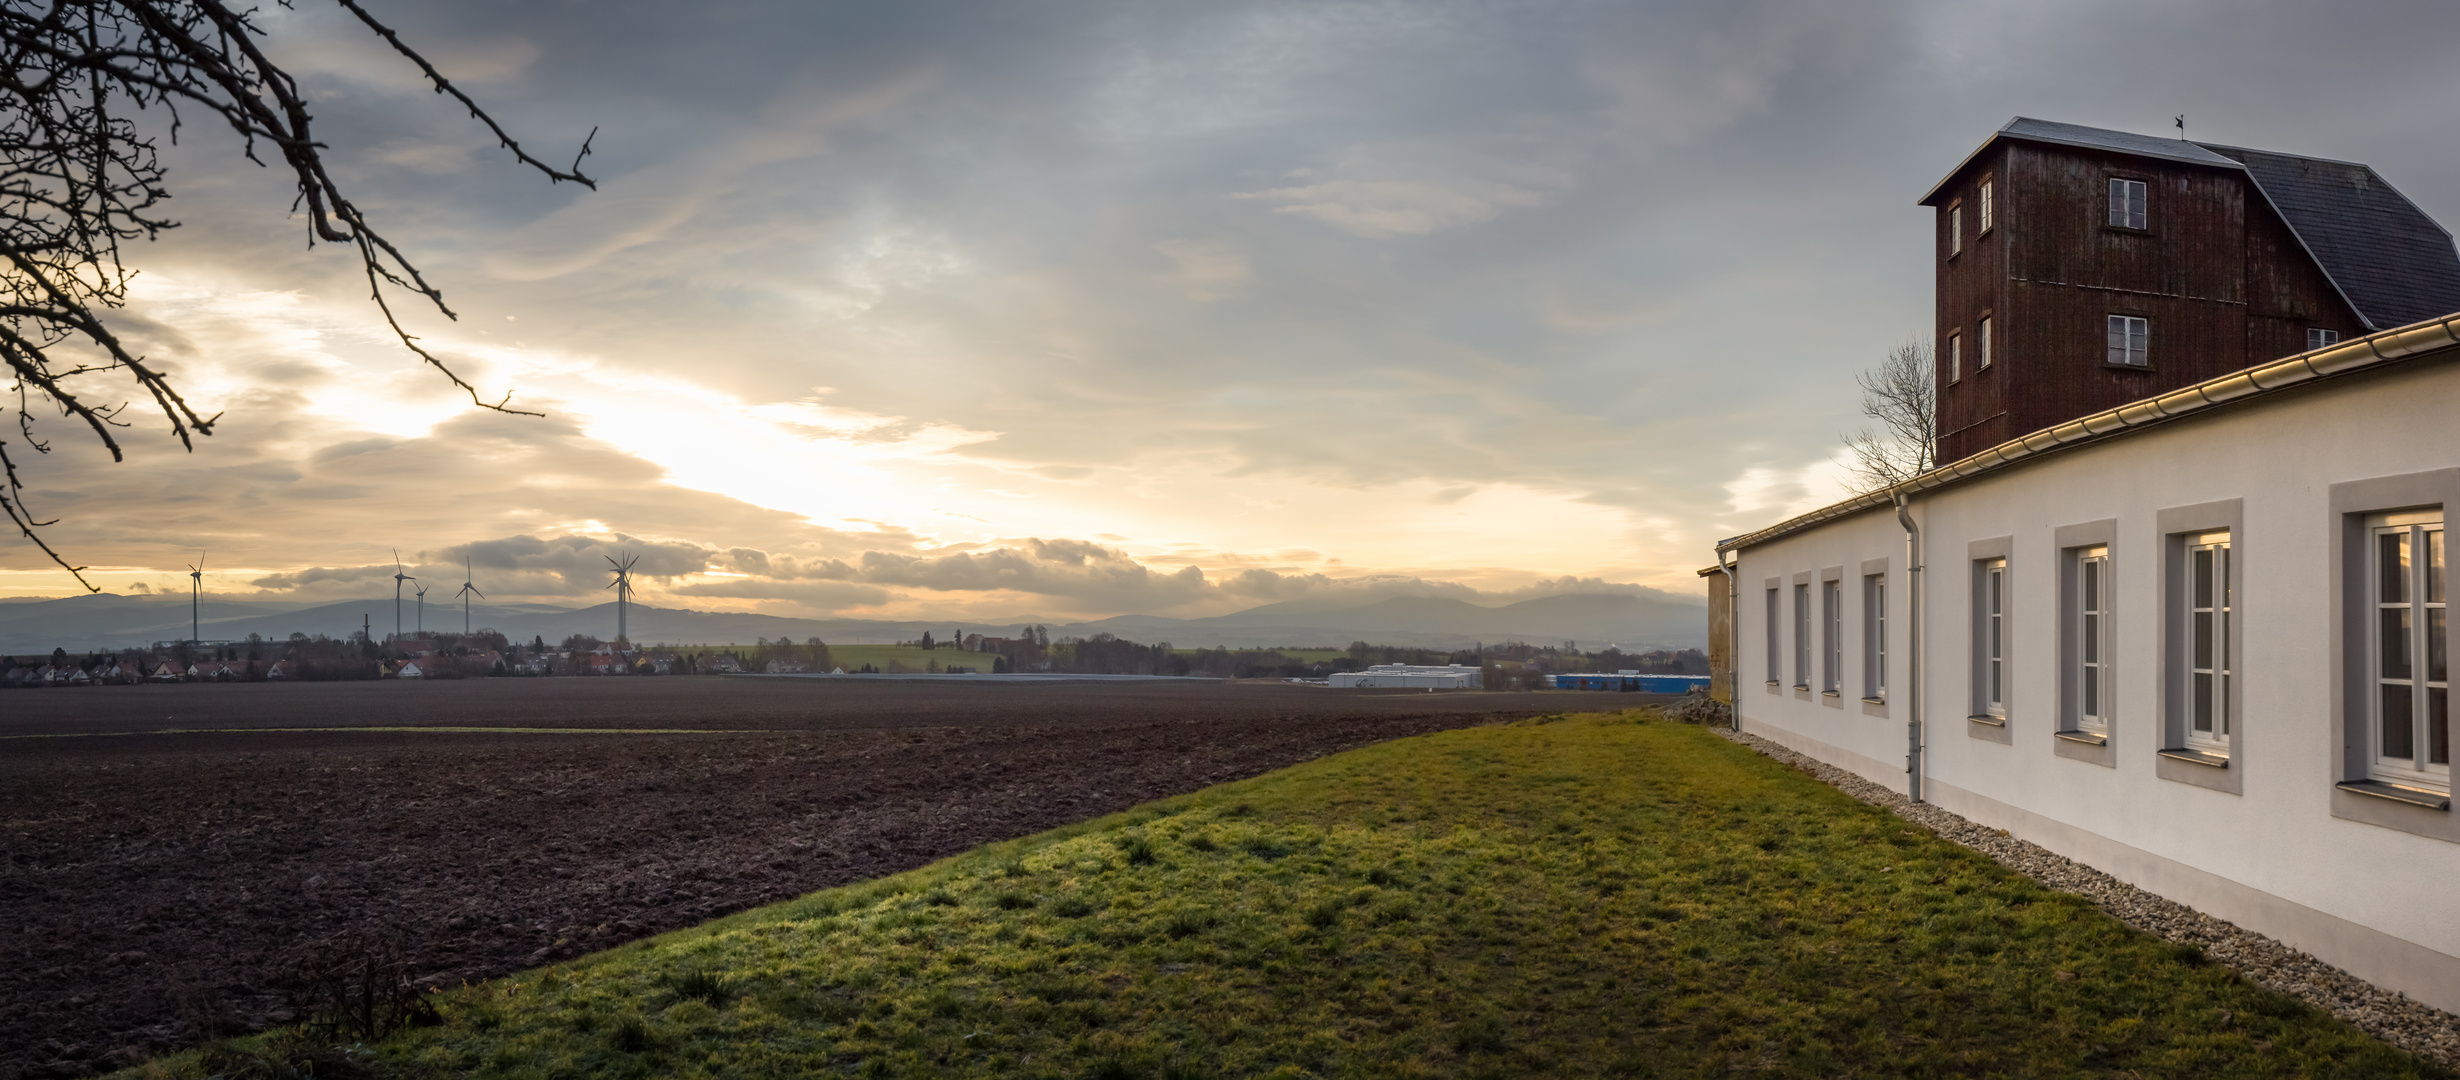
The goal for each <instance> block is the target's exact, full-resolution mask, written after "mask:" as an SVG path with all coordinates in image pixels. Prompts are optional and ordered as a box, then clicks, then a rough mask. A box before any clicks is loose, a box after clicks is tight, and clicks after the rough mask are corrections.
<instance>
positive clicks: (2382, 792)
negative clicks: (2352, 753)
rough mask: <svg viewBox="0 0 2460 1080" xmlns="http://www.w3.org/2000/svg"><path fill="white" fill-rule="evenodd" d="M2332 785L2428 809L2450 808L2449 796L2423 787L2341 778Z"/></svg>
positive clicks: (2353, 792)
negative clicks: (2341, 779)
mask: <svg viewBox="0 0 2460 1080" xmlns="http://www.w3.org/2000/svg"><path fill="white" fill-rule="evenodd" d="M2333 786H2335V787H2338V788H2339V789H2341V790H2342V791H2346V792H2349V793H2351V794H2354V795H2372V796H2374V797H2375V798H2378V799H2390V800H2391V801H2393V802H2397V803H2407V804H2409V805H2411V806H2423V807H2425V808H2426V809H2428V810H2449V809H2451V796H2449V795H2446V794H2444V793H2442V792H2440V791H2428V790H2426V789H2424V788H2413V787H2407V786H2404V785H2401V784H2386V783H2384V782H2383V781H2381V780H2343V781H2341V782H2340V783H2338V784H2335V785H2333Z"/></svg>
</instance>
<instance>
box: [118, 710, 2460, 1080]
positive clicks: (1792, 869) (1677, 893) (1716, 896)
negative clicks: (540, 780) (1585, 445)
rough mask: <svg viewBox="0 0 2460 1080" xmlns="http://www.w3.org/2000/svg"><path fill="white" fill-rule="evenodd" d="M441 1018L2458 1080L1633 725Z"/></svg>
mask: <svg viewBox="0 0 2460 1080" xmlns="http://www.w3.org/2000/svg"><path fill="white" fill-rule="evenodd" d="M440 997H441V1002H440V1004H441V1005H442V1007H443V1012H444V1014H445V1016H446V1017H447V1021H446V1023H445V1024H444V1025H442V1026H439V1027H431V1028H423V1029H418V1030H414V1031H411V1032H407V1033H404V1034H402V1035H399V1036H396V1037H395V1038H393V1039H391V1040H389V1041H387V1042H385V1043H383V1044H381V1045H380V1046H378V1047H375V1048H372V1050H371V1051H370V1053H369V1056H364V1057H359V1058H358V1060H360V1061H363V1062H367V1063H369V1064H372V1065H375V1066H377V1067H378V1068H379V1069H380V1070H381V1071H384V1072H388V1073H397V1074H402V1075H414V1076H428V1075H433V1076H443V1075H468V1074H477V1075H490V1076H536V1077H552V1076H777V1075H789V1074H804V1073H823V1072H825V1073H830V1074H837V1075H858V1076H918V1077H919V1076H1028V1077H1033V1076H1050V1077H1101V1078H1124V1077H1155V1078H1161V1077H1199V1076H1208V1077H1209V1076H1288V1077H1298V1076H1326V1077H1336V1076H1338V1077H1347V1076H1361V1077H1363V1076H1379V1077H1381V1076H1401V1077H1409V1076H1525V1075H1560V1076H1599V1075H1629V1076H1695V1075H1712V1074H1723V1073H1727V1072H1732V1071H1750V1072H1762V1073H1772V1074H1777V1075H1787V1076H1833V1075H1857V1074H1858V1075H1889V1076H1896V1075H1907V1076H1959V1075H2010V1076H2074V1075H2110V1076H2122V1075H2128V1074H2129V1072H2130V1071H2132V1072H2134V1073H2138V1074H2140V1075H2143V1076H2170V1077H2175V1076H2301V1075H2353V1076H2354V1075H2366V1076H2439V1075H2446V1074H2444V1073H2441V1072H2439V1071H2436V1070H2433V1069H2431V1068H2429V1067H2426V1066H2423V1065H2420V1064H2419V1063H2417V1062H2416V1061H2414V1060H2413V1059H2411V1058H2409V1057H2407V1056H2406V1055H2403V1054H2401V1053H2399V1052H2398V1051H2395V1050H2393V1049H2391V1048H2389V1047H2387V1046H2385V1045H2383V1044H2381V1043H2378V1042H2376V1041H2374V1040H2372V1039H2370V1038H2368V1037H2366V1036H2364V1035H2363V1034H2361V1033H2359V1032H2357V1031H2356V1030H2355V1029H2353V1028H2351V1027H2349V1026H2348V1025H2346V1024H2343V1023H2341V1022H2339V1021H2337V1020H2334V1019H2332V1018H2330V1017H2328V1016H2326V1015H2324V1014H2321V1013H2319V1012H2316V1011H2315V1010H2312V1009H2310V1008H2307V1007H2306V1006H2304V1005H2302V1004H2300V1003H2298V1002H2296V1001H2294V1000H2292V999H2290V998H2288V997H2285V996H2283V995H2279V994H2275V993H2272V992H2269V991H2266V990H2262V989H2260V988H2257V987H2254V986H2252V985H2249V984H2246V983H2243V982H2240V981H2238V980H2237V979H2236V978H2235V977H2234V976H2232V975H2231V974H2230V973H2229V972H2227V971H2226V970H2224V969H2221V968H2219V967H2217V966H2213V965H2208V964H2204V963H2202V962H2201V961H2200V958H2199V957H2197V956H2195V955H2193V954H2190V953H2186V952H2183V951H2181V950H2178V949H2176V948H2174V947H2172V946H2170V945H2168V944H2166V943H2163V942H2161V941H2159V940H2158V939H2155V938H2152V937H2149V936H2146V935H2143V934H2139V933H2137V932H2135V931H2132V930H2129V929H2127V928H2126V927H2124V926H2122V925H2120V924H2119V923H2118V922H2116V921H2115V920H2112V919H2110V918H2109V917H2107V916H2105V915H2103V914H2101V913H2100V912H2098V911H2096V910H2094V909H2093V908H2092V907H2091V906H2090V905H2089V904H2087V903H2085V902H2084V901H2082V900H2079V899H2076V898H2074V897H2070V896H2065V895H2060V894H2055V893H2051V892H2049V891H2048V890H2046V889H2043V888H2041V887H2040V886H2038V885H2035V884H2034V883H2032V882H2031V881H2029V880H2027V879H2024V878H2021V877H2018V876H2016V875H2014V874H2011V873H2008V872H2006V871H2004V870H2002V869H2000V868H1999V867H1998V866H1996V865H1995V864H1993V863H1991V862H1989V861H1988V860H1987V859H1985V858H1983V857H1982V856H1980V855H1978V854H1975V853H1973V852H1970V851H1967V850H1965V849H1963V848H1959V847H1956V846H1954V845H1951V844H1948V843H1946V842H1944V841H1941V840H1939V839H1937V838H1935V837H1933V836H1931V835H1930V834H1928V833H1926V832H1923V831H1921V830H1920V829H1918V828H1915V827H1913V826H1910V825H1908V824H1906V823H1904V822H1902V821H1900V820H1898V819H1896V818H1895V817H1893V816H1891V815H1889V814H1887V813H1886V812H1884V811H1881V810H1878V809H1875V808H1873V807H1869V806H1866V805H1864V804H1862V803H1859V802H1856V801H1854V800H1852V799H1850V798H1847V797H1846V796H1844V795H1842V794H1840V793H1838V792H1836V791H1835V790H1833V789H1831V788H1829V787H1827V786H1826V785H1823V784H1821V783H1819V782H1817V781H1816V780H1813V779H1811V778H1810V777H1808V776H1805V775H1804V774H1802V773H1800V772H1797V771H1795V770H1792V769H1789V768H1786V767H1784V766H1782V765H1779V764H1777V763H1775V762H1772V761H1770V760H1768V759H1766V758H1763V757H1761V756H1759V755H1757V754H1754V753H1752V752H1751V751H1749V750H1747V749H1744V748H1742V747H1740V746H1736V745H1734V744H1732V743H1729V742H1726V741H1724V740H1722V739H1719V738H1717V737H1715V736H1714V735H1713V734H1710V733H1708V732H1706V731H1703V730H1701V729H1698V728H1692V727H1684V726H1680V725H1675V724H1670V723H1662V722H1649V723H1634V722H1632V718H1631V717H1630V716H1624V717H1575V718H1572V719H1570V720H1565V721H1558V722H1551V723H1545V722H1540V723H1523V724H1518V725H1512V726H1508V727H1489V728H1481V729H1474V730H1467V731H1455V732H1447V733H1443V734H1438V735H1431V736H1426V737H1422V738H1415V739H1407V740H1403V741H1399V742H1394V743H1386V744H1382V745H1378V746H1373V747H1369V748H1366V749H1363V750H1358V751H1353V752H1350V753H1346V754H1342V755H1339V756H1337V757H1333V758H1329V759H1326V760H1323V761H1319V762H1315V763H1311V764H1308V765H1303V766H1299V767H1296V768H1292V769H1287V770H1284V771H1282V772H1279V773H1274V774H1272V775H1269V776H1265V777H1262V778H1259V779H1256V780H1251V781H1246V782H1242V783H1236V784H1229V785H1225V786H1222V787H1219V788H1214V789H1211V790H1209V791H1206V792H1202V793H1200V794H1198V795H1195V796H1191V797H1186V798H1179V799H1172V800H1167V801H1165V802H1161V803H1156V804H1152V805H1149V806H1145V807H1141V808H1138V809H1137V810H1134V811H1130V812H1128V813H1126V814H1121V815H1118V816H1115V817H1111V818H1106V819H1103V820H1101V821H1097V822H1092V823H1088V824H1086V825H1081V826H1076V827H1072V828H1069V829H1062V830H1059V831H1056V832H1053V833H1049V834H1045V835H1042V836H1038V837H1033V838H1029V839H1025V840H1021V841H1016V842H1012V843H1007V844H999V845H993V846H991V847H988V848H984V849H981V850H978V851H975V852H972V853H969V854H967V855H964V856H961V857H958V858H955V859H951V860H948V861H945V862H942V863H939V864H936V865H934V866H931V867H927V868H925V869H922V870H919V871H915V872H913V873H908V874H903V875H899V876H897V877H893V878H888V879H884V880H881V881H876V882H870V883H865V884H861V885H855V886H849V887H846V888H842V889H834V890H829V891H826V892H821V893H816V894H813V895H811V896H808V897H805V898H802V899H800V900H795V901H791V902H788V903H784V904H779V905H775V906H773V907H769V908H764V909H761V910H758V911H752V912H747V913H744V914H742V915H739V916H735V917H733V918H730V919H726V920H723V921H720V922H718V923H715V924H711V925H710V926H706V927H701V928H697V929H694V930H689V931H683V932H679V933H675V934H669V935H666V936H664V937H661V938H657V939H653V940H651V941H646V942H641V943H637V944H634V945H631V946H627V947H624V948H620V949H616V950H613V951H610V952H607V953H602V954H599V955H597V956H594V957H590V958H587V959H584V960H582V961H579V962H576V963H572V964H568V965H559V966H557V967H555V968H552V969H548V970H545V971H540V972H531V973H527V974H524V975H521V976H519V977H516V978H513V979H508V980H504V981H500V982H496V983H491V984H487V985H484V986H479V987H473V988H468V989H465V990H461V991H457V992H453V993H449V994H445V995H441V996H440ZM151 1068H152V1071H155V1072H156V1073H158V1074H159V1073H171V1074H177V1073H180V1072H182V1071H189V1072H191V1073H193V1072H194V1060H193V1059H188V1060H186V1061H184V1062H183V1061H173V1062H169V1063H165V1064H164V1065H157V1066H153V1067H151Z"/></svg>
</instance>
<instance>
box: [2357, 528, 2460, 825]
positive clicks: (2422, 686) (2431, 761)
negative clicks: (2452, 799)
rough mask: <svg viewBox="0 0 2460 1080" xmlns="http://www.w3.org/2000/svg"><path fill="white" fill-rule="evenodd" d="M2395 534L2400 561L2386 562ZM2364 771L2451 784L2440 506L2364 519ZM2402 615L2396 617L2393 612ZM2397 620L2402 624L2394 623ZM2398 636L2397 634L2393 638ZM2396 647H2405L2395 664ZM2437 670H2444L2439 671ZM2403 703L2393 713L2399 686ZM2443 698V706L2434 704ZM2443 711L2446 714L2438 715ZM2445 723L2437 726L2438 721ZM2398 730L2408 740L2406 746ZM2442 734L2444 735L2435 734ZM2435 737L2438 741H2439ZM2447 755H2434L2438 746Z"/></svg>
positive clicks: (2416, 782)
mask: <svg viewBox="0 0 2460 1080" xmlns="http://www.w3.org/2000/svg"><path fill="white" fill-rule="evenodd" d="M2395 539H2396V541H2397V547H2398V549H2399V556H2400V558H2399V562H2401V563H2405V565H2400V566H2397V567H2394V566H2391V565H2387V562H2389V561H2390V560H2387V558H2386V556H2387V555H2388V554H2389V553H2390V552H2389V550H2388V548H2387V542H2388V541H2394V540H2395ZM2366 560H2367V564H2366V571H2367V573H2366V589H2367V601H2368V603H2367V607H2368V609H2369V610H2368V612H2367V615H2368V617H2367V620H2366V624H2367V625H2366V671H2367V675H2368V681H2369V683H2370V685H2369V686H2368V688H2367V689H2368V694H2367V724H2366V743H2367V745H2366V750H2367V753H2366V760H2367V775H2368V776H2369V777H2370V778H2372V779H2376V780H2382V781H2386V782H2389V783H2393V784H2400V785H2403V786H2408V787H2420V788H2427V789H2431V790H2435V791H2445V792H2448V791H2450V790H2451V709H2450V700H2451V676H2450V660H2449V657H2450V648H2451V646H2450V639H2449V631H2448V630H2447V629H2446V628H2445V626H2446V624H2445V623H2444V614H2443V613H2444V610H2445V608H2444V604H2445V600H2444V597H2445V595H2446V586H2445V577H2446V574H2445V566H2444V565H2440V564H2446V563H2448V561H2449V555H2448V553H2447V552H2446V550H2445V544H2444V533H2443V512H2442V511H2441V510H2439V509H2438V510H2419V511H2408V512H2401V513H2390V514H2374V515H2370V516H2369V517H2368V518H2367V521H2366ZM2395 617H2397V620H2395ZM2395 621H2397V623H2398V625H2397V627H2395V625H2394V624H2395ZM2394 639H2397V640H2394ZM2393 653H2398V654H2400V655H2399V656H2398V658H2397V660H2398V665H2397V666H2394V659H2395V658H2394V656H2393V655H2392V654H2393ZM2438 675H2440V676H2441V677H2440V678H2437V677H2436V676H2438ZM2395 688H2397V689H2398V690H2399V691H2400V695H2399V696H2400V698H2401V699H2403V700H2404V702H2405V704H2404V705H2403V706H2402V707H2401V708H2400V709H2399V710H2397V711H2400V712H2405V713H2406V714H2407V715H2406V716H2394V715H2392V713H2393V712H2394V711H2395V710H2394V708H2393V705H2392V702H2393V699H2394V694H2393V691H2394V689H2395ZM2438 704H2439V705H2440V709H2439V710H2438V708H2437V706H2438ZM2437 711H2440V712H2441V713H2442V715H2441V716H2440V717H2438V716H2436V715H2435V714H2436V712H2437ZM2438 726H2439V727H2440V729H2441V730H2440V731H2437V730H2436V729H2437V727H2438ZM2394 732H2398V733H2400V735H2401V736H2403V737H2404V739H2405V741H2406V742H2407V744H2408V745H2407V747H2406V750H2405V752H2401V753H2395V751H2397V750H2399V749H2400V748H2399V747H2398V746H2396V745H2395V744H2394V742H2393V739H2392V735H2393V733H2394ZM2438 736H2439V738H2438ZM2437 742H2440V743H2441V745H2440V746H2439V747H2438V746H2437V745H2436V743H2437ZM2438 749H2439V750H2440V751H2441V758H2442V760H2440V761H2437V760H2435V756H2436V751H2437V750H2438Z"/></svg>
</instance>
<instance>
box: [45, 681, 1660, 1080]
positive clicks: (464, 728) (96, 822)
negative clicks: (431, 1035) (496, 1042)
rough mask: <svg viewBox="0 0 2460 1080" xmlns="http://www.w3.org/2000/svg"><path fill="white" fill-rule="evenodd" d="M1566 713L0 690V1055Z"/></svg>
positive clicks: (600, 942) (737, 692) (918, 692)
mask: <svg viewBox="0 0 2460 1080" xmlns="http://www.w3.org/2000/svg"><path fill="white" fill-rule="evenodd" d="M1591 697H1603V695H1581V696H1580V698H1579V699H1577V700H1578V701H1579V702H1585V701H1587V700H1588V699H1589V698H1591ZM1616 697H1617V700H1616V701H1615V704H1617V705H1624V704H1636V703H1638V700H1639V699H1640V696H1639V695H1617V696H1616ZM1652 700H1653V699H1652ZM1574 703H1575V701H1574V700H1573V699H1567V698H1566V697H1562V696H1556V695H1543V696H1541V695H1530V694H1483V693H1458V692H1455V693H1438V694H1429V693H1416V692H1407V691H1398V692H1396V691H1380V692H1378V691H1366V692H1360V691H1333V690H1325V689H1321V688H1312V687H1298V686H1288V685H1283V684H1223V683H1163V682H1156V683H1133V684H1047V685H1018V684H997V685H970V686H969V685H964V684H948V683H877V684H873V683H864V682H859V681H852V680H843V681H840V680H830V681H814V680H791V679H751V678H723V679H721V678H666V679H494V680H472V681H467V682H442V683H432V684H425V685H421V684H415V683H308V684H295V685H287V686H285V685H279V684H243V685H219V686H217V685H190V686H142V687H102V688H92V689H81V690H41V691H18V692H10V693H5V694H0V1076H75V1075H84V1074H88V1073H91V1072H95V1071H99V1070H102V1069H105V1068H109V1067H113V1066H116V1065H121V1064H127V1063H132V1062H134V1061H135V1060H137V1059H138V1058H139V1056H140V1055H142V1054H144V1053H146V1052H150V1051H156V1050H161V1049H166V1048H170V1047H175V1046H180V1045H185V1044H189V1043H193V1042H196V1041H198V1040H200V1039H202V1038H207V1037H210V1036H213V1035H217V1034H221V1033H226V1032H236V1031H242V1030H249V1029H253V1028H258V1027H263V1026H265V1025H268V1024H273V1023H279V1022H283V1021H285V1020H288V1019H291V1018H292V1017H293V1015H294V1009H295V1008H296V1006H295V1004H294V1001H293V995H294V993H295V990H296V977H295V972H296V970H297V968H298V966H299V964H300V962H301V959H302V958H303V957H304V956H306V955H308V954H309V953H310V952H311V951H312V950H314V949H316V948H317V947H318V946H319V944H320V943H324V942H328V941H331V940H333V939H335V938H336V936H337V935H350V936H352V937H354V938H358V939H367V938H371V937H372V938H396V939H398V940H399V941H400V942H401V943H402V945H403V947H404V948H406V950H407V954H408V956H409V957H410V958H411V961H412V963H413V966H414V970H415V971H416V972H418V973H419V975H420V976H421V977H422V978H424V979H425V980H428V981H432V982H436V983H443V984H450V983H457V982H459V981H461V980H464V979H476V978H482V977H487V976H493V975H498V974H503V973H505V972H509V971H514V970H518V969H520V968H522V967H526V966H530V965H534V964H538V963H543V962H545V961H547V960H550V959H556V958H561V957H568V956H574V955H578V954H580V953H583V952H588V951H593V950H596V949H600V948H604V947H607V946H610V945H614V944H617V943H620V942H623V941H626V940H630V939H632V938H637V937H642V936H646V935H649V934H654V933H659V932H662V931H666V930H671V929H675V928H678V927H683V926H687V925H691V924H694V923H698V922H702V921H704V920H707V919H709V918H712V917H715V916H718V915H722V914H725V913H728V912H732V911H737V910H740V909H742V908H746V907H750V906H753V905H756V904H761V903H766V902H769V901H773V900H777V899H781V898H784V897H789V896H795V895H799V894H802V893H805V892H809V891H811V890H813V889H818V888H822V887H825V886H829V885H836V884H842V883H845V882H848V881H854V880H859V879H863V878H869V877H874V876H878V875H881V874H885V873H889V872H893V871H897V870H903V869H907V868H911V867H914V866H918V865H921V864H923V863H926V862H929V861H931V860H933V859H936V858H939V857H941V856H944V855H948V854H951V853H954V852H958V851H962V850H965V849H967V848H970V847H973V846H975V845H978V844H981V843H985V842H987V841H992V840H998V839H1004V838H1008V837H1014V836H1020V835H1025V834H1029V833H1033V832H1036V831H1039V830H1042V829H1046V828H1049V827H1052V826H1055V825H1060V824H1064V823H1066V822H1070V821H1075V820H1080V819H1083V818H1087V817H1091V816H1095V815H1098V814H1103V813H1108V812H1110V811H1114V810H1118V809H1122V808H1125V807H1127V806H1130V805H1133V804H1136V803H1139V802H1143V801H1146V800H1150V799H1155V798H1159V797H1162V796H1165V795H1170V794H1174V793H1178V792H1184V791H1190V790H1194V789H1196V788H1200V787H1204V786H1206V785H1209V784H1213V783H1218V782H1221V781H1224V780H1230V779H1235V778H1240V777H1246V776H1253V775H1256V774H1258V773H1262V772H1267V771H1270V770H1272V769H1276V768H1280V767H1282V766H1285V765H1290V764H1294V763H1297V762H1300V761H1306V760H1309V759H1312V758H1316V757H1320V756H1323V755H1325V754H1328V753H1332V752H1335V751H1338V750H1343V749H1347V748H1350V747H1354V746H1359V745H1363V744H1366V743H1371V742H1377V741H1381V740H1385V739H1392V738H1398V737H1401V736H1406V735H1414V734H1420V733H1423V732H1428V731H1435V730H1440V729H1445V728H1455V727H1464V726H1469V725H1474V724H1480V723H1485V722H1488V721H1490V720H1495V719H1502V718H1506V717H1512V716H1522V715H1528V714H1531V713H1536V712H1541V711H1550V710H1556V709H1561V708H1564V707H1565V706H1566V705H1567V704H1574ZM251 729H255V730H251ZM264 729H274V730H264Z"/></svg>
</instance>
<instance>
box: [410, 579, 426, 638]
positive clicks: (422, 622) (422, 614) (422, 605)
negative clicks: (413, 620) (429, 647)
mask: <svg viewBox="0 0 2460 1080" xmlns="http://www.w3.org/2000/svg"><path fill="white" fill-rule="evenodd" d="M410 591H411V592H413V593H416V594H418V598H419V621H418V628H419V636H420V637H426V636H427V586H425V585H421V586H419V587H418V588H415V589H412V590H410Z"/></svg>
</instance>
